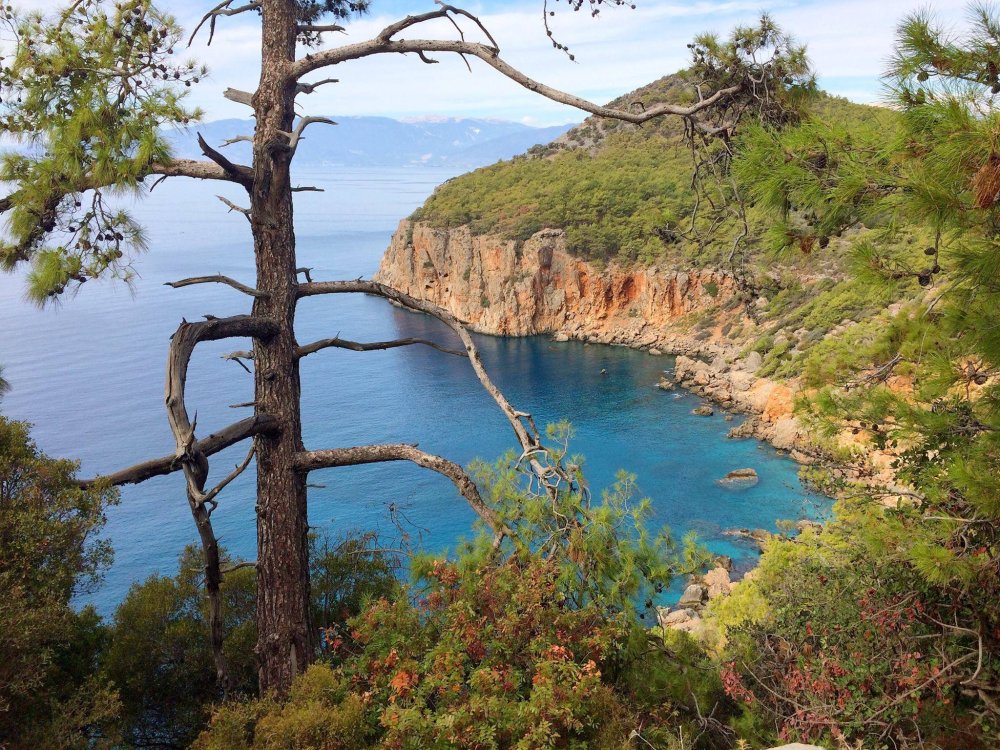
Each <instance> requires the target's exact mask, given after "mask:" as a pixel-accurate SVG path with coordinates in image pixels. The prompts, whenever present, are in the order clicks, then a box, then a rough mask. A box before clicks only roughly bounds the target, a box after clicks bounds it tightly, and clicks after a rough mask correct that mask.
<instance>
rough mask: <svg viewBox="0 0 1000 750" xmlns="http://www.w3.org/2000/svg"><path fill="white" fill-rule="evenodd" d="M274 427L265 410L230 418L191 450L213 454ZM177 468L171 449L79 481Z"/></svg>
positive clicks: (119, 479)
mask: <svg viewBox="0 0 1000 750" xmlns="http://www.w3.org/2000/svg"><path fill="white" fill-rule="evenodd" d="M277 429H278V423H277V421H276V420H275V419H274V418H273V417H271V416H269V415H267V414H257V415H255V416H253V417H247V418H246V419H243V420H240V421H239V422H234V423H233V424H231V425H229V426H228V427H224V428H223V429H221V430H219V431H218V432H213V433H212V434H211V435H208V436H207V437H204V438H202V439H201V440H198V441H195V442H194V443H193V444H192V445H191V450H192V451H193V452H197V453H200V454H202V455H204V456H213V455H215V454H216V453H219V452H220V451H223V450H225V449H226V448H228V447H230V446H232V445H236V444H237V443H241V442H243V441H244V440H246V439H247V438H251V437H254V436H255V435H262V434H265V433H271V432H274V431H275V430H277ZM180 468H181V465H180V463H179V462H178V460H177V453H176V451H175V452H173V453H170V454H169V455H166V456H160V457H159V458H153V459H150V460H148V461H143V462H142V463H138V464H134V465H132V466H129V467H126V468H124V469H119V470H118V471H116V472H114V473H113V474H102V475H99V476H96V477H93V478H92V479H83V480H81V481H80V483H79V484H80V486H81V487H83V488H84V489H86V488H88V487H93V486H95V485H102V484H108V485H112V486H116V487H117V486H119V485H123V484H139V483H140V482H145V481H146V480H147V479H152V478H153V477H160V476H164V475H166V474H172V473H173V472H175V471H179V470H180Z"/></svg>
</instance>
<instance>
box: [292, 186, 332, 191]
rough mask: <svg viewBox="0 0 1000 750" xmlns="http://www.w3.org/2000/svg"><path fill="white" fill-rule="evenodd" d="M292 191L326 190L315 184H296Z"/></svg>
mask: <svg viewBox="0 0 1000 750" xmlns="http://www.w3.org/2000/svg"><path fill="white" fill-rule="evenodd" d="M292 192H293V193H325V192H326V190H325V189H323V188H321V187H316V186H315V185H298V186H296V187H293V188H292Z"/></svg>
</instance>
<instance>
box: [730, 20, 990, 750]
mask: <svg viewBox="0 0 1000 750" xmlns="http://www.w3.org/2000/svg"><path fill="white" fill-rule="evenodd" d="M971 19H972V21H971V23H970V26H969V29H968V33H967V34H966V35H965V36H955V35H952V34H950V33H948V32H946V31H945V30H944V29H942V28H940V27H939V26H937V25H936V24H935V22H934V20H933V17H932V16H931V15H930V14H929V13H925V12H921V13H917V14H914V15H912V16H910V17H909V18H907V19H906V20H905V21H904V22H903V23H902V24H901V26H900V29H899V33H898V38H897V43H896V47H895V50H894V58H893V61H892V65H891V69H890V71H889V74H888V75H887V78H886V81H887V83H888V85H889V86H890V87H891V90H892V95H893V100H894V103H895V104H896V105H897V106H898V108H899V111H900V114H899V119H898V122H899V126H898V128H896V129H894V130H889V131H885V132H883V133H881V134H879V133H876V132H874V131H867V132H866V131H845V130H844V129H842V128H838V127H836V126H835V125H831V124H829V123H824V122H821V121H812V122H807V123H804V124H803V125H802V126H801V127H799V128H793V129H790V130H786V131H782V132H777V131H774V130H771V129H768V128H763V127H761V128H756V129H754V130H752V131H750V132H749V133H748V134H747V136H746V138H745V140H744V142H743V152H742V156H741V160H739V161H737V163H736V174H737V176H738V178H739V179H740V180H741V181H742V182H743V183H744V184H745V185H746V186H747V189H748V190H749V191H750V194H751V195H752V196H753V198H754V200H755V201H756V204H757V208H758V210H759V211H761V212H762V213H763V214H764V215H765V216H767V217H769V218H771V219H772V220H774V222H775V232H774V238H775V239H776V240H777V242H778V244H779V245H784V246H786V248H788V249H789V250H790V251H791V252H793V253H799V252H802V251H803V249H804V247H806V246H808V247H813V246H818V247H819V248H820V249H822V247H823V243H821V242H820V240H822V238H824V237H827V238H828V237H830V236H833V235H836V234H837V233H840V232H845V231H848V230H854V229H857V228H859V227H864V228H867V229H869V230H872V231H869V232H868V233H867V234H866V235H865V236H864V237H863V238H862V239H859V240H858V241H856V242H855V243H854V244H853V248H852V260H853V264H852V266H851V272H852V276H853V278H854V280H855V282H856V283H857V284H858V285H859V288H860V289H871V290H886V289H895V290H897V291H899V290H902V291H903V292H905V293H906V294H907V295H908V296H909V297H910V299H909V301H908V302H907V304H905V305H901V306H899V308H898V309H896V310H893V311H887V312H885V313H883V314H882V315H881V316H880V317H879V318H878V319H875V320H873V321H871V322H870V323H869V324H862V325H861V326H859V327H857V328H854V329H848V330H847V331H845V333H844V334H843V338H839V339H838V338H834V339H831V341H830V342H824V345H822V346H817V354H818V355H820V356H821V355H822V354H824V353H825V354H826V355H827V356H828V357H829V356H830V355H833V356H834V357H835V358H836V367H826V368H825V369H821V368H819V367H816V368H815V369H813V370H812V375H813V376H814V378H815V379H814V381H813V384H815V385H824V386H825V388H824V389H823V390H821V391H820V392H819V393H817V394H815V395H814V396H813V397H812V398H810V399H809V400H808V402H807V403H805V404H804V407H805V410H806V412H807V416H808V417H809V418H810V419H811V420H812V421H813V423H814V424H815V425H816V427H817V428H818V429H820V430H824V431H826V432H827V434H828V435H829V436H830V437H831V439H835V438H836V437H837V436H839V435H843V434H845V433H846V434H850V433H854V434H856V435H859V436H861V437H863V438H864V439H865V440H866V441H867V442H868V443H869V444H870V445H872V446H874V447H876V448H880V449H885V450H887V451H889V452H890V453H891V454H892V455H893V456H894V460H893V464H892V468H893V470H894V475H895V481H897V482H902V483H905V484H906V485H907V486H908V487H909V488H910V490H908V491H907V493H906V494H905V495H904V497H903V498H902V499H901V500H900V501H898V503H897V504H898V507H896V508H894V509H889V510H883V509H882V507H881V505H880V502H879V501H880V500H881V499H883V498H885V497H887V496H888V497H893V496H898V495H899V494H900V492H899V491H898V489H893V488H883V487H875V488H873V487H865V486H862V487H856V486H855V487H852V486H842V487H840V490H841V491H842V492H846V493H847V494H849V495H852V496H856V497H859V498H862V500H863V501H865V502H864V504H863V505H861V506H858V507H854V506H844V508H843V509H842V512H841V520H840V522H839V524H838V525H837V526H835V527H833V528H832V529H831V530H830V531H828V532H827V533H825V534H824V535H823V536H822V538H821V539H820V540H819V541H818V542H817V543H814V544H804V545H803V546H802V548H801V549H800V550H799V551H798V552H797V553H795V554H794V555H793V559H789V560H788V561H787V562H788V564H787V565H786V566H784V568H783V569H782V576H783V577H784V578H787V577H789V576H790V575H795V576H796V577H797V579H798V580H801V581H802V583H800V584H799V585H797V586H796V587H795V589H794V590H793V589H790V588H788V587H786V586H784V585H783V584H782V583H781V580H780V579H777V578H776V579H773V580H772V581H770V582H769V583H767V582H765V583H762V584H761V585H760V586H758V591H759V592H760V595H761V596H762V597H763V600H764V601H765V602H766V605H767V612H768V614H767V616H766V617H763V618H761V619H760V620H759V621H758V622H757V623H756V624H755V625H754V626H753V627H751V628H748V629H747V630H746V631H744V632H743V633H742V634H741V635H740V636H739V637H737V638H735V640H736V641H737V642H739V643H740V644H741V648H742V651H741V652H740V653H738V654H737V656H738V657H739V658H738V659H737V662H736V666H735V667H734V672H733V673H732V677H731V688H732V691H733V692H734V694H739V695H742V696H743V697H744V698H745V699H746V700H747V701H750V702H752V703H753V705H755V706H756V707H757V709H756V711H757V712H758V713H759V714H760V715H761V716H762V717H765V720H766V723H768V724H770V725H771V726H773V727H775V728H777V729H780V730H781V731H782V732H784V733H785V734H786V735H789V736H801V737H820V738H824V739H826V740H828V741H832V740H833V739H834V738H836V737H838V736H840V735H843V736H844V737H845V738H846V739H847V740H849V741H851V742H853V741H855V740H860V741H862V742H864V743H865V746H866V747H867V746H868V745H869V744H871V745H872V746H875V747H882V746H888V747H901V748H903V747H919V746H921V745H922V743H929V744H931V746H943V747H947V746H949V743H954V744H953V745H952V746H961V747H970V748H971V747H995V746H996V743H997V742H998V741H1000V610H998V608H997V604H996V603H997V598H998V595H1000V544H998V541H1000V504H998V502H997V498H1000V480H998V477H1000V377H998V376H1000V338H998V335H997V332H998V331H1000V304H998V302H1000V299H998V290H1000V263H998V259H1000V229H998V228H1000V156H998V153H1000V143H998V141H997V133H998V132H1000V127H998V126H1000V114H998V111H997V107H996V95H997V93H1000V74H998V65H997V63H998V61H997V59H996V50H997V48H998V44H1000V17H998V16H997V12H996V9H995V8H992V7H990V6H986V5H977V6H974V7H973V8H972V9H971ZM886 136H890V137H886ZM907 226H909V227H913V226H921V227H924V228H925V229H926V234H925V236H923V237H922V238H921V239H922V241H921V242H909V243H900V242H898V241H897V240H898V238H899V236H900V233H901V229H900V228H901V227H907ZM813 362H814V364H815V365H819V364H820V362H819V360H818V359H815V360H813ZM772 563H773V561H772ZM773 564H777V563H773ZM765 567H766V566H765ZM817 581H819V582H821V584H822V585H820V583H817ZM733 606H735V604H733ZM803 631H805V632H803Z"/></svg>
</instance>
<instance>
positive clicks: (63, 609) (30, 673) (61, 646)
mask: <svg viewBox="0 0 1000 750" xmlns="http://www.w3.org/2000/svg"><path fill="white" fill-rule="evenodd" d="M76 469H77V465H76V464H75V463H73V462H72V461H64V460H57V459H52V458H49V457H48V456H46V455H45V454H43V453H42V452H41V451H39V449H38V447H37V446H36V445H35V444H34V443H33V442H32V441H31V438H30V435H29V432H28V425H26V424H25V423H23V422H15V421H11V420H8V419H6V418H4V417H0V592H3V594H2V596H3V601H2V602H0V656H2V658H0V746H2V747H5V748H11V750H16V749H17V748H39V747H45V748H50V747H51V748H84V747H89V746H95V747H96V746H98V745H92V744H91V743H92V742H96V741H97V739H98V738H101V737H104V738H105V739H107V733H106V731H105V730H107V729H108V728H109V727H110V726H112V719H113V717H114V716H115V714H116V712H117V708H118V707H117V696H116V694H115V691H114V690H113V689H112V686H111V685H109V684H108V682H107V681H106V680H104V679H102V678H101V677H100V676H99V675H98V674H97V656H98V654H99V652H100V650H101V648H102V646H103V638H102V635H101V633H100V631H99V630H98V628H97V627H96V626H97V622H98V617H97V615H96V614H95V613H94V611H93V610H91V609H84V610H82V611H75V610H74V609H73V608H72V607H71V606H70V601H71V599H72V597H73V595H74V594H76V593H79V592H81V591H82V590H85V589H86V588H87V586H88V585H90V584H92V583H94V582H95V581H96V580H97V577H98V576H99V574H100V572H101V570H102V569H103V567H104V566H105V565H107V563H108V562H109V560H110V555H111V550H110V548H109V547H108V546H107V544H106V543H102V542H100V541H97V540H96V536H97V534H98V532H99V531H100V529H101V527H102V526H103V525H104V511H105V508H106V507H107V506H108V505H109V504H111V503H114V502H115V501H116V500H117V493H116V492H114V491H112V490H102V489H95V490H86V491H85V490H81V489H79V487H77V486H76V482H75V480H74V476H73V475H74V473H75V472H76Z"/></svg>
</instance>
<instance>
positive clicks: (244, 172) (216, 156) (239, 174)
mask: <svg viewBox="0 0 1000 750" xmlns="http://www.w3.org/2000/svg"><path fill="white" fill-rule="evenodd" d="M198 146H199V147H200V148H201V152H202V153H203V154H205V156H207V157H208V158H209V159H211V160H212V161H214V162H215V163H216V164H218V165H219V166H220V167H222V171H223V172H225V173H226V175H228V177H229V179H230V180H231V181H232V182H238V183H239V184H240V185H242V186H243V187H244V188H246V190H247V192H249V191H250V190H252V189H253V170H252V169H250V167H247V166H245V165H243V164H234V163H233V162H231V161H230V160H229V159H227V158H226V157H225V156H223V155H222V154H220V153H219V152H218V151H216V150H215V149H214V148H212V147H211V146H209V145H208V141H206V140H205V138H204V137H203V136H202V134H201V133H198Z"/></svg>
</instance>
